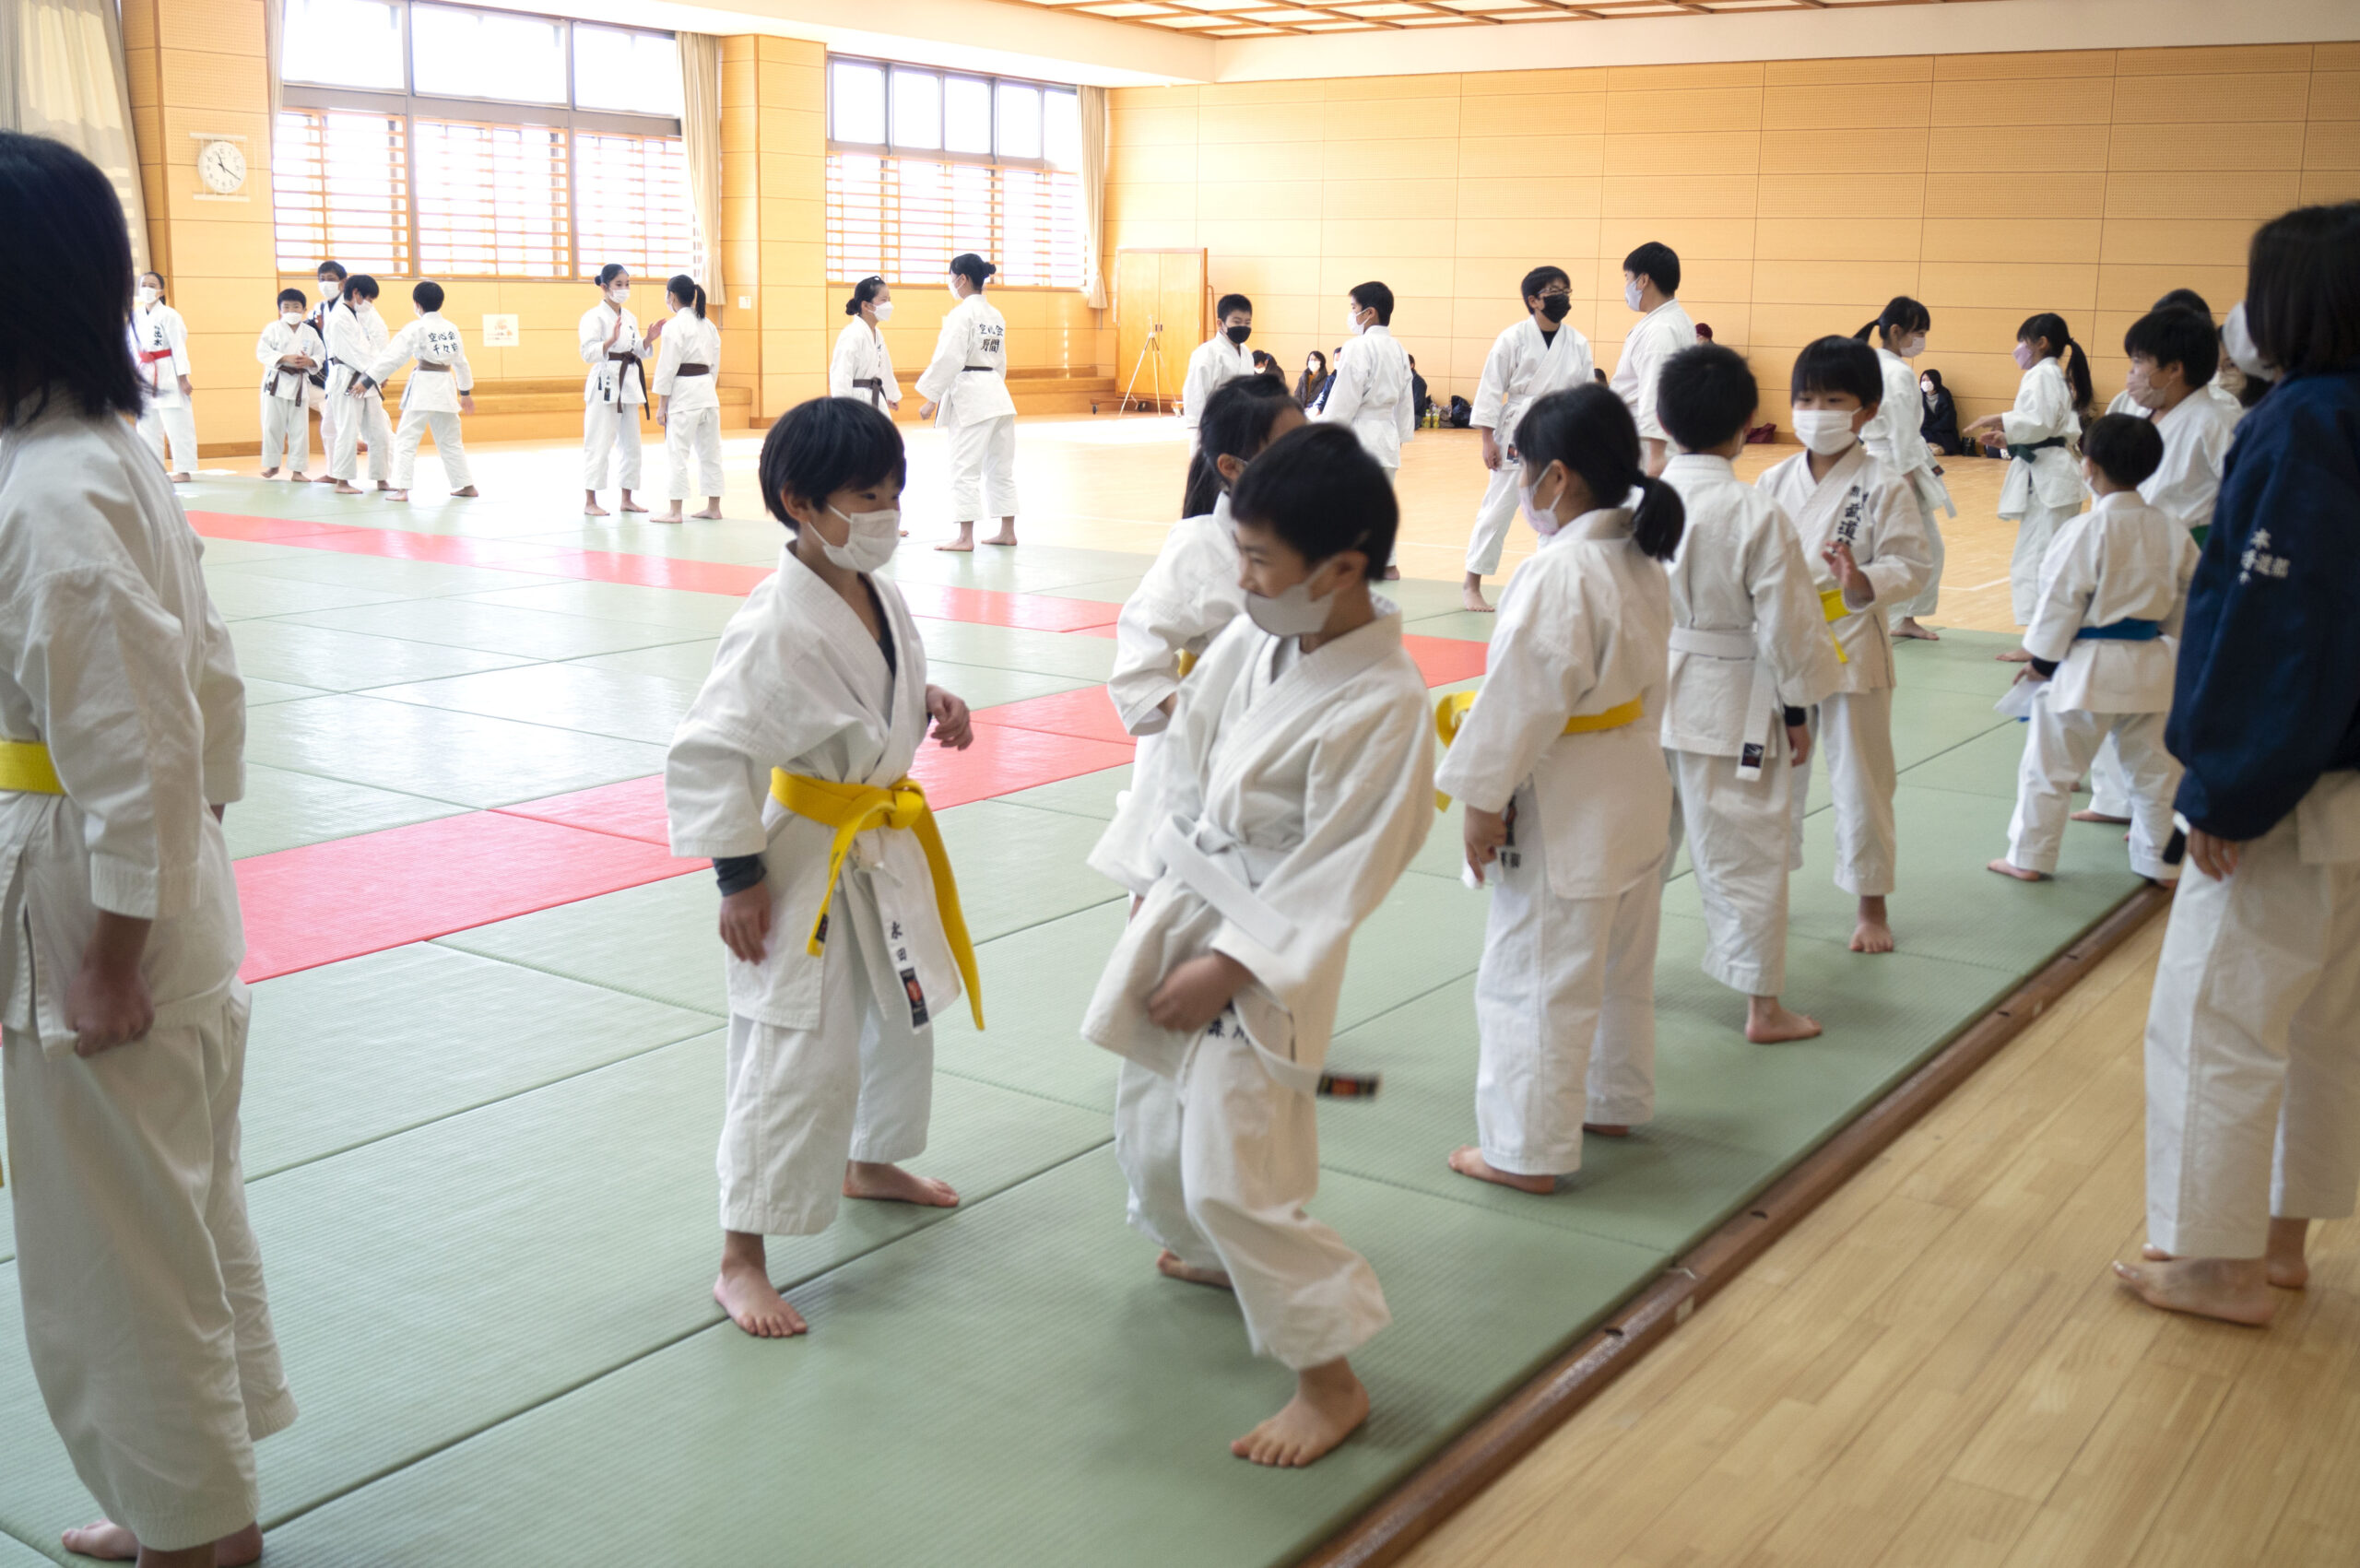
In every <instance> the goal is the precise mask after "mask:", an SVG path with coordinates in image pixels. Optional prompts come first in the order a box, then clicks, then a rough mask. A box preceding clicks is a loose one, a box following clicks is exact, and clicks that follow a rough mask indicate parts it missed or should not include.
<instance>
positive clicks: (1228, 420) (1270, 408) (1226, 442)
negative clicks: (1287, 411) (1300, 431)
mask: <svg viewBox="0 0 2360 1568" xmlns="http://www.w3.org/2000/svg"><path fill="white" fill-rule="evenodd" d="M1290 406H1294V407H1300V405H1297V404H1295V401H1294V394H1293V393H1292V392H1290V391H1288V390H1287V384H1286V383H1284V382H1282V381H1280V379H1279V378H1278V377H1276V376H1266V375H1250V376H1239V377H1238V378H1237V379H1236V380H1234V381H1230V382H1224V383H1221V385H1220V386H1219V387H1217V388H1215V389H1214V391H1213V395H1211V396H1210V397H1208V398H1206V399H1205V407H1204V412H1203V415H1202V416H1201V417H1200V418H1199V419H1198V421H1197V451H1196V454H1195V455H1193V456H1192V457H1190V458H1189V459H1188V488H1187V490H1186V493H1184V494H1183V495H1182V496H1181V498H1180V515H1181V516H1183V517H1202V516H1203V515H1204V514H1205V513H1208V512H1210V511H1211V510H1212V509H1213V501H1214V500H1215V499H1216V498H1218V497H1219V496H1220V494H1221V491H1222V490H1224V489H1228V488H1229V482H1228V481H1227V480H1225V479H1223V478H1222V477H1221V470H1220V469H1219V468H1218V467H1216V466H1214V464H1213V459H1215V458H1217V457H1236V458H1241V459H1243V460H1245V462H1248V463H1250V462H1252V461H1253V460H1254V454H1256V453H1257V452H1259V451H1261V450H1262V448H1263V446H1264V445H1265V444H1266V443H1268V441H1269V439H1270V426H1271V425H1272V424H1274V423H1275V422H1277V419H1278V417H1279V411H1280V409H1282V408H1286V407H1290Z"/></svg>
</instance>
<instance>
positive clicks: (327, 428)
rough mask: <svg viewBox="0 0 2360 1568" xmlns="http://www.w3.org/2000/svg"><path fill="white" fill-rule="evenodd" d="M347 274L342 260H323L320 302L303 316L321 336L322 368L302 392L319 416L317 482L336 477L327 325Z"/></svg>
mask: <svg viewBox="0 0 2360 1568" xmlns="http://www.w3.org/2000/svg"><path fill="white" fill-rule="evenodd" d="M347 276H348V275H347V273H346V271H345V268H344V264H343V263H341V262H334V261H324V262H322V263H321V264H320V266H319V273H318V277H319V284H320V302H319V303H318V304H316V305H314V306H313V307H312V313H311V314H310V315H308V316H306V317H304V318H303V320H304V324H305V325H307V326H309V327H310V328H311V329H312V330H313V332H316V333H318V334H319V335H320V348H321V359H320V368H319V369H318V370H316V371H313V372H312V375H311V382H312V384H311V385H310V386H309V387H307V388H305V389H304V393H303V401H304V402H305V403H307V404H309V405H310V406H311V407H312V408H313V411H314V412H316V413H317V414H318V415H319V416H320V466H321V473H320V474H319V476H318V477H316V478H314V479H313V481H312V482H313V484H315V485H332V484H334V483H336V476H335V475H334V474H331V473H328V472H327V471H326V468H327V460H328V459H329V458H330V457H331V456H333V455H334V454H335V452H336V405H335V404H334V403H331V402H329V401H328V395H327V385H328V376H329V373H330V371H329V366H330V364H331V363H332V362H333V361H332V360H330V358H329V357H328V356H329V348H328V328H329V326H330V325H331V324H333V315H334V312H335V310H336V300H337V298H338V297H339V296H340V295H342V294H343V292H344V280H345V278H346V277H347Z"/></svg>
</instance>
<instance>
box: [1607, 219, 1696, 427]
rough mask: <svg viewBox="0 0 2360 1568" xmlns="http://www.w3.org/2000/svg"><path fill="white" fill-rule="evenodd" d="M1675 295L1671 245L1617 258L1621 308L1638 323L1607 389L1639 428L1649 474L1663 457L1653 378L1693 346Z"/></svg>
mask: <svg viewBox="0 0 2360 1568" xmlns="http://www.w3.org/2000/svg"><path fill="white" fill-rule="evenodd" d="M1679 293H1680V255H1679V253H1677V252H1675V251H1674V250H1673V249H1672V248H1671V247H1670V245H1667V244H1664V243H1663V242H1660V241H1658V240H1650V241H1648V242H1646V244H1644V245H1641V246H1640V247H1639V248H1638V249H1636V250H1634V251H1633V252H1632V253H1630V254H1629V255H1627V256H1624V257H1623V258H1622V303H1623V304H1624V305H1626V306H1628V307H1629V308H1630V309H1632V310H1634V311H1636V312H1639V322H1638V324H1637V325H1636V326H1634V327H1633V328H1632V329H1631V332H1630V336H1627V337H1625V338H1623V340H1622V356H1621V358H1620V359H1618V360H1616V361H1615V364H1614V374H1613V375H1612V376H1611V377H1610V378H1609V379H1608V381H1607V383H1606V384H1607V385H1608V386H1609V387H1611V389H1612V390H1613V392H1614V395H1616V396H1618V397H1620V398H1621V399H1622V405H1623V407H1626V408H1628V409H1630V410H1631V418H1632V419H1634V420H1635V421H1637V423H1638V427H1639V444H1640V446H1641V447H1642V448H1643V449H1644V450H1645V452H1646V464H1647V472H1648V473H1650V474H1660V473H1662V472H1663V466H1664V463H1665V461H1666V460H1667V456H1668V454H1666V453H1665V451H1664V433H1663V424H1662V422H1661V421H1660V420H1658V419H1657V418H1656V377H1657V376H1658V375H1659V374H1661V373H1662V371H1663V368H1664V366H1665V364H1666V363H1667V362H1669V361H1670V359H1671V357H1672V356H1673V355H1674V354H1677V353H1679V352H1680V351H1681V349H1682V348H1690V347H1692V346H1693V344H1694V343H1695V341H1696V324H1695V322H1694V321H1693V320H1692V319H1690V317H1689V314H1688V307H1687V306H1685V305H1683V304H1681V302H1680V301H1679V300H1678V298H1677V297H1676V296H1677V295H1678V294H1679Z"/></svg>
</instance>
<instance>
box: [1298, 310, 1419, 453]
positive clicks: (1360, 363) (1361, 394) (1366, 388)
mask: <svg viewBox="0 0 2360 1568" xmlns="http://www.w3.org/2000/svg"><path fill="white" fill-rule="evenodd" d="M1344 318H1345V324H1346V326H1348V327H1349V328H1350V329H1351V333H1352V338H1351V341H1350V342H1349V343H1346V344H1345V345H1344V346H1343V347H1342V348H1339V349H1337V350H1336V374H1335V377H1334V379H1333V380H1332V381H1330V382H1329V383H1328V388H1327V402H1326V403H1325V404H1324V405H1322V406H1321V407H1320V408H1319V410H1318V412H1317V413H1316V414H1315V415H1314V416H1313V417H1314V418H1315V419H1318V420H1320V421H1322V422H1323V423H1327V424H1337V425H1347V426H1350V427H1351V432H1352V433H1353V434H1354V435H1356V436H1358V437H1360V441H1361V444H1362V445H1363V446H1364V447H1366V448H1367V449H1368V454H1369V455H1370V456H1371V457H1374V458H1375V459H1376V461H1377V466H1379V467H1381V468H1383V469H1384V470H1385V477H1386V479H1388V480H1390V479H1391V478H1392V477H1393V476H1394V475H1395V474H1396V473H1398V472H1399V471H1400V467H1401V443H1402V442H1406V441H1408V440H1409V439H1410V432H1411V431H1413V430H1416V429H1417V428H1418V416H1417V412H1416V408H1415V405H1414V404H1413V402H1412V400H1411V397H1410V379H1411V377H1410V357H1409V355H1408V353H1407V352H1406V351H1405V350H1404V349H1403V348H1402V347H1401V345H1400V344H1399V343H1398V342H1397V341H1396V340H1395V339H1394V336H1393V290H1392V289H1387V288H1386V286H1385V285H1384V284H1382V283H1358V284H1354V285H1353V286H1352V288H1351V290H1350V291H1349V292H1348V293H1346V295H1345V296H1344Z"/></svg>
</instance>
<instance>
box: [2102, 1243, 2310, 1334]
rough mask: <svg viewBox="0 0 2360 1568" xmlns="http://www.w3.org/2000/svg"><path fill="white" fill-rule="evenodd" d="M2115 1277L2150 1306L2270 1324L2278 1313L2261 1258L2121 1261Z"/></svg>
mask: <svg viewBox="0 0 2360 1568" xmlns="http://www.w3.org/2000/svg"><path fill="white" fill-rule="evenodd" d="M2114 1274H2115V1278H2116V1279H2119V1280H2121V1281H2122V1285H2123V1288H2124V1289H2125V1290H2127V1291H2130V1293H2131V1294H2133V1295H2135V1296H2137V1297H2138V1298H2139V1299H2140V1300H2141V1301H2142V1302H2145V1303H2147V1304H2148V1305H2149V1306H2152V1307H2161V1308H2163V1309H2164V1310H2165V1312H2184V1313H2188V1314H2189V1315H2192V1316H2196V1317H2216V1318H2219V1319H2220V1320H2221V1321H2222V1322H2224V1323H2239V1324H2244V1325H2245V1326H2248V1327H2250V1328H2267V1327H2269V1326H2270V1320H2271V1318H2273V1317H2275V1316H2277V1315H2278V1303H2276V1302H2274V1301H2271V1299H2270V1285H2269V1282H2268V1281H2267V1280H2266V1279H2264V1277H2263V1273H2262V1262H2261V1259H2260V1258H2258V1257H2190V1258H2175V1259H2173V1260H2172V1261H2171V1262H2168V1263H2146V1264H2140V1265H2132V1264H2128V1263H2118V1264H2116V1265H2115V1266H2114Z"/></svg>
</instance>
